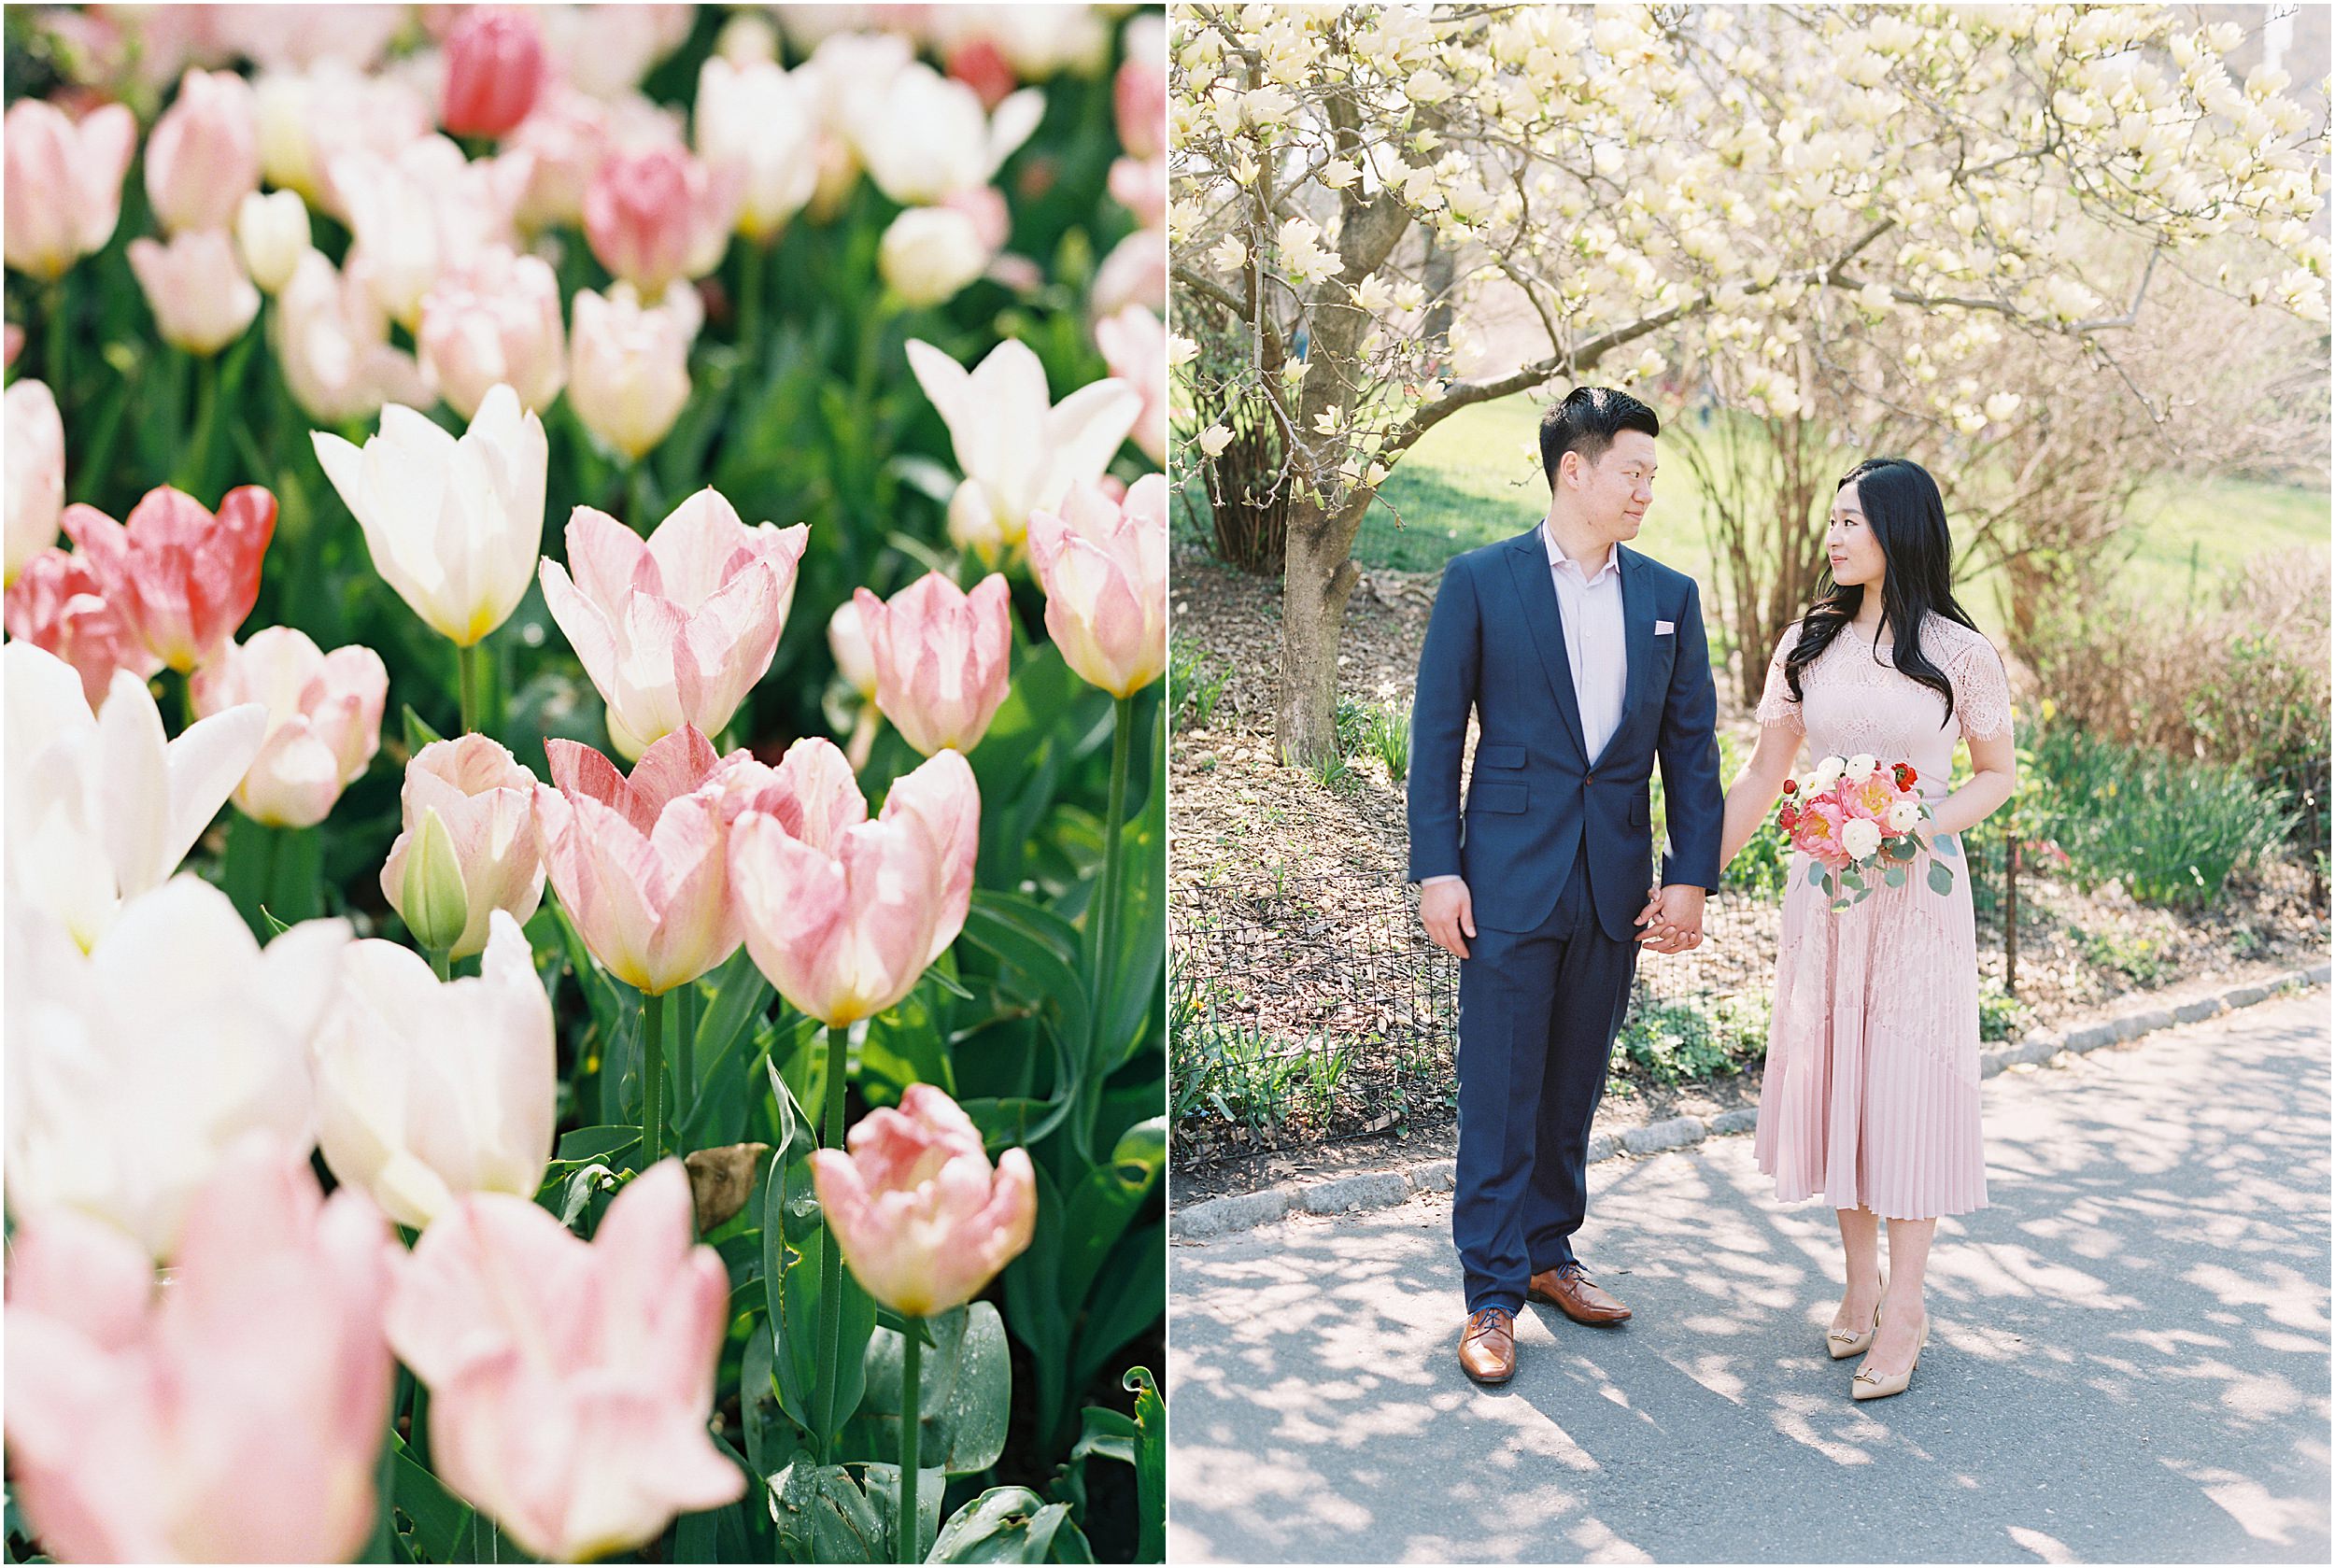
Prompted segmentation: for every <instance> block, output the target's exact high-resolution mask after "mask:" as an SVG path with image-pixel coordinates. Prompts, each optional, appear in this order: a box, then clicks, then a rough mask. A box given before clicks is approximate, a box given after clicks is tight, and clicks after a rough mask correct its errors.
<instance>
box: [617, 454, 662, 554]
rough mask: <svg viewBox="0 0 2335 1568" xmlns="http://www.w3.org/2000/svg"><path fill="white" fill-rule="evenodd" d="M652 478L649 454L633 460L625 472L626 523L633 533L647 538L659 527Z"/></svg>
mask: <svg viewBox="0 0 2335 1568" xmlns="http://www.w3.org/2000/svg"><path fill="white" fill-rule="evenodd" d="M652 483H653V481H652V476H651V475H650V473H649V471H648V454H647V453H646V452H644V453H642V454H641V455H640V456H639V457H637V458H635V459H632V464H631V466H630V468H629V469H627V470H626V471H625V497H626V499H625V511H626V512H627V513H628V514H629V516H627V517H626V518H625V521H626V522H627V523H629V524H630V525H631V528H632V531H633V532H635V533H637V534H639V535H641V536H642V537H643V538H646V537H647V536H648V535H649V534H650V532H652V531H653V530H655V529H656V527H657V501H656V498H655V497H654V496H653V495H652V494H651V487H652Z"/></svg>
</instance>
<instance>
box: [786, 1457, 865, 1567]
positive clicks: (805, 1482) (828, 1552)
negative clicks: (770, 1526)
mask: <svg viewBox="0 0 2335 1568" xmlns="http://www.w3.org/2000/svg"><path fill="white" fill-rule="evenodd" d="M770 1489H771V1515H772V1517H773V1518H774V1519H776V1520H777V1523H778V1539H779V1544H780V1546H781V1547H785V1548H787V1551H786V1556H787V1557H788V1559H789V1560H790V1561H797V1562H883V1561H888V1560H889V1559H888V1555H887V1553H886V1550H885V1548H886V1547H887V1546H888V1545H889V1544H890V1540H891V1532H890V1531H888V1530H886V1529H885V1528H884V1520H883V1519H882V1517H881V1516H880V1515H878V1514H877V1512H876V1511H875V1508H874V1507H873V1506H872V1505H871V1504H870V1503H869V1501H868V1498H867V1495H866V1494H865V1493H864V1492H862V1491H861V1490H859V1485H858V1483H857V1482H856V1481H854V1480H853V1479H852V1478H851V1474H850V1472H848V1471H846V1470H844V1469H843V1468H842V1466H841V1465H835V1464H814V1463H813V1462H811V1461H809V1460H807V1459H799V1460H797V1461H795V1462H794V1463H792V1464H789V1465H788V1466H787V1467H786V1468H785V1469H784V1470H782V1471H780V1472H779V1473H778V1474H777V1475H775V1476H771V1480H770Z"/></svg>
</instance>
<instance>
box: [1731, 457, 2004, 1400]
mask: <svg viewBox="0 0 2335 1568" xmlns="http://www.w3.org/2000/svg"><path fill="white" fill-rule="evenodd" d="M1825 548H1826V552H1827V554H1828V555H1829V556H1830V557H1831V559H1832V568H1833V572H1832V575H1833V582H1832V586H1831V587H1830V588H1829V589H1828V590H1827V591H1826V592H1824V593H1823V594H1822V595H1821V596H1820V597H1819V598H1818V600H1817V602H1816V603H1815V604H1814V605H1813V606H1811V607H1810V609H1809V611H1808V614H1807V615H1806V617H1805V618H1804V619H1803V620H1801V621H1799V622H1798V623H1796V624H1795V625H1793V626H1791V627H1790V628H1789V629H1786V631H1785V633H1784V637H1783V641H1782V642H1781V643H1779V644H1778V645H1777V647H1776V657H1775V658H1774V660H1773V662H1772V663H1770V665H1769V666H1768V673H1767V689H1766V693H1765V695H1764V696H1763V697H1762V699H1761V702H1760V708H1759V720H1760V726H1761V728H1760V740H1759V744H1758V747H1757V749H1755V750H1754V751H1753V753H1752V755H1751V759H1750V761H1749V762H1748V764H1747V765H1746V766H1745V768H1744V770H1743V773H1742V775H1741V776H1740V777H1739V778H1737V779H1736V780H1735V783H1734V787H1733V788H1731V789H1730V790H1729V791H1728V794H1727V820H1726V829H1725V834H1724V837H1723V839H1722V841H1721V846H1720V852H1719V853H1720V857H1721V859H1722V860H1732V859H1733V858H1734V855H1735V854H1736V852H1737V851H1739V850H1741V849H1742V848H1743V846H1744V845H1745V844H1746V843H1748V841H1750V839H1751V836H1752V835H1753V834H1754V833H1755V832H1757V831H1758V830H1759V827H1760V825H1761V823H1762V821H1763V820H1764V819H1765V818H1766V817H1767V815H1768V812H1769V808H1770V807H1772V806H1773V805H1774V804H1775V802H1776V796H1777V794H1778V792H1779V791H1780V790H1781V789H1782V787H1783V784H1784V780H1785V778H1786V777H1787V776H1788V775H1789V774H1790V771H1791V767H1792V762H1793V759H1794V758H1795V757H1796V756H1798V755H1799V752H1800V747H1801V743H1802V742H1803V741H1805V742H1807V746H1808V750H1809V753H1810V756H1811V757H1812V758H1816V757H1823V756H1838V757H1843V758H1856V757H1859V756H1869V757H1872V758H1874V759H1875V761H1877V762H1878V763H1879V764H1880V765H1881V766H1882V767H1884V768H1886V767H1888V766H1889V764H1891V763H1897V762H1904V763H1910V764H1911V765H1912V766H1913V768H1914V770H1915V771H1916V773H1917V774H1918V784H1917V785H1916V787H1917V788H1918V789H1919V790H1920V792H1921V796H1922V798H1923V799H1924V800H1925V801H1926V802H1927V803H1928V804H1929V807H1930V810H1931V812H1932V814H1933V815H1934V817H1935V822H1934V825H1933V826H1932V828H1931V829H1930V833H1931V835H1932V845H1933V848H1934V851H1935V853H1937V854H1938V855H1939V856H1940V858H1941V859H1942V860H1943V861H1944V863H1945V864H1946V866H1947V867H1948V868H1949V869H1951V870H1952V871H1953V873H1954V885H1953V890H1952V892H1950V893H1948V894H1946V895H1944V896H1941V895H1940V894H1938V893H1937V892H1936V891H1934V890H1933V889H1932V887H1931V886H1930V885H1929V880H1928V875H1927V871H1928V867H1927V865H1926V864H1924V863H1922V862H1919V861H1918V862H1917V863H1916V864H1915V866H1914V868H1913V870H1914V874H1913V875H1912V876H1910V877H1908V878H1907V879H1905V883H1904V885H1903V886H1901V887H1894V888H1892V887H1887V886H1881V885H1878V884H1877V883H1876V885H1875V891H1874V892H1873V894H1872V895H1871V897H1867V898H1865V899H1863V900H1862V901H1861V902H1859V903H1857V904H1856V905H1854V906H1853V907H1851V908H1849V909H1847V910H1844V911H1841V912H1839V913H1837V914H1835V913H1833V911H1832V910H1831V907H1830V899H1829V898H1828V897H1827V895H1826V894H1825V892H1824V890H1823V889H1822V888H1821V887H1819V886H1815V885H1812V884H1811V883H1809V882H1808V880H1807V879H1808V866H1809V860H1808V857H1807V856H1806V855H1799V854H1795V855H1793V857H1792V866H1791V875H1790V877H1789V878H1788V879H1787V881H1788V883H1789V886H1790V891H1789V892H1788V893H1786V895H1785V896H1784V916H1783V937H1782V941H1781V945H1780V948H1779V950H1778V952H1777V954H1776V1012H1775V1018H1774V1022H1773V1024H1772V1025H1771V1026H1770V1029H1769V1032H1768V1044H1767V1074H1766V1078H1765V1080H1764V1081H1763V1082H1762V1086H1761V1090H1760V1121H1759V1131H1758V1136H1757V1138H1756V1141H1755V1147H1756V1150H1757V1152H1758V1157H1759V1162H1760V1168H1761V1169H1762V1171H1765V1172H1767V1173H1768V1174H1769V1175H1771V1176H1773V1177H1775V1179H1776V1195H1777V1196H1778V1197H1780V1198H1783V1199H1785V1200H1786V1201H1796V1200H1798V1199H1801V1198H1805V1197H1810V1196H1813V1195H1816V1194H1822V1196H1823V1197H1824V1199H1825V1201H1826V1202H1828V1203H1830V1204H1831V1205H1832V1206H1833V1208H1834V1209H1835V1210H1837V1211H1838V1214H1839V1219H1840V1234H1841V1245H1842V1247H1843V1249H1844V1250H1846V1251H1847V1281H1848V1283H1847V1293H1846V1294H1845V1295H1844V1296H1843V1298H1842V1300H1841V1304H1840V1309H1839V1310H1838V1311H1837V1312H1835V1313H1834V1314H1833V1324H1832V1330H1831V1332H1830V1333H1829V1334H1828V1335H1826V1342H1827V1344H1828V1346H1829V1347H1830V1349H1831V1350H1832V1352H1833V1358H1834V1359H1835V1360H1841V1359H1846V1358H1847V1357H1849V1356H1853V1355H1856V1354H1857V1353H1858V1352H1860V1351H1863V1352H1865V1359H1864V1362H1863V1363H1862V1364H1861V1366H1860V1367H1859V1368H1858V1370H1857V1372H1856V1375H1855V1377H1853V1378H1852V1379H1851V1383H1850V1391H1851V1392H1852V1393H1853V1394H1854V1395H1855V1396H1856V1397H1857V1398H1859V1399H1875V1398H1881V1397H1884V1396H1886V1395H1889V1394H1893V1393H1897V1392H1899V1391H1903V1389H1904V1387H1905V1385H1906V1382H1907V1380H1908V1379H1909V1378H1910V1377H1912V1376H1913V1369H1914V1363H1915V1362H1916V1361H1917V1360H1918V1357H1919V1355H1920V1353H1921V1347H1922V1345H1923V1344H1924V1342H1926V1341H1927V1339H1928V1338H1929V1333H1930V1320H1929V1314H1928V1313H1927V1311H1926V1310H1925V1309H1924V1307H1923V1305H1922V1296H1921V1287H1922V1274H1923V1269H1924V1266H1925V1264H1927V1262H1928V1259H1929V1253H1930V1242H1931V1236H1932V1233H1933V1232H1934V1231H1935V1230H1936V1228H1937V1222H1938V1220H1939V1219H1940V1217H1942V1216H1945V1215H1948V1214H1966V1213H1969V1212H1970V1211H1971V1210H1973V1209H1977V1208H1985V1207H1986V1202H1987V1173H1986V1160H1985V1152H1984V1148H1983V1145H1982V1143H1981V1140H1980V1137H1979V1129H1978V954H1977V934H1976V930H1975V926H1974V920H1973V916H1972V911H1971V895H1970V868H1969V864H1968V862H1967V860H1966V859H1965V857H1964V856H1963V855H1962V854H1961V853H1960V848H1961V841H1962V838H1963V835H1965V834H1966V833H1967V831H1968V830H1969V829H1970V828H1972V827H1974V826H1976V825H1977V824H1978V823H1980V822H1982V821H1984V820H1985V819H1986V818H1987V817H1988V815H1990V814H1991V813H1992V812H1994V811H1995V809H1996V808H1997V807H1999V806H2001V805H2002V803H2003V802H2004V801H2005V800H2007V799H2009V798H2010V796H2011V790H2012V787H2013V785H2014V784H2015V783H2016V776H2015V772H2014V769H2015V766H2016V764H2015V762H2014V758H2013V753H2012V742H2011V699H2010V688H2009V685H2008V683H2007V682H2006V680H2005V679H2004V676H2003V672H2002V658H2001V657H1999V656H1998V655H1997V654H1996V653H1995V650H1994V648H1993V646H1992V645H1991V644H1989V643H1988V641H1987V639H1986V638H1985V636H1984V635H1982V634H1981V633H1980V632H1979V631H1978V629H1976V628H1975V627H1974V626H1973V625H1972V624H1971V620H1970V617H1969V616H1968V615H1966V614H1963V612H1962V609H1961V607H1960V605H1959V604H1957V603H1956V602H1955V601H1954V586H1953V577H1952V563H1953V558H1954V557H1953V549H1952V544H1951V542H1950V541H1949V539H1948V538H1947V534H1946V507H1945V503H1944V501H1942V500H1941V499H1940V497H1939V494H1938V487H1937V484H1936V482H1935V481H1934V480H1932V478H1931V477H1930V475H1929V474H1928V473H1926V472H1924V471H1923V470H1922V469H1921V468H1920V467H1918V465H1916V464H1914V463H1911V462H1907V461H1905V460H1903V459H1897V458H1876V459H1872V460H1870V461H1867V462H1862V463H1860V464H1858V465H1857V466H1856V468H1854V469H1852V470H1851V471H1850V472H1849V473H1848V475H1847V477H1846V478H1844V479H1843V480H1842V481H1841V482H1840V487H1839V488H1838V490H1837V491H1836V492H1835V494H1834V496H1833V513H1832V521H1831V525H1830V528H1829V530H1828V531H1827V534H1826V539H1825ZM1958 736H1959V737H1960V739H1961V740H1962V741H1964V742H1967V743H1968V745H1969V747H1970V760H1971V767H1972V770H1973V776H1972V778H1971V780H1970V782H1969V783H1968V784H1964V785H1963V786H1962V787H1961V788H1960V789H1958V790H1955V791H1954V792H1953V793H1952V794H1950V795H1949V794H1948V793H1946V777H1947V775H1948V773H1949V772H1950V771H1951V765H1952V761H1953V755H1954V742H1955V740H1956V738H1957V737H1958ZM1882 1220H1887V1221H1888V1222H1889V1275H1888V1279H1887V1281H1886V1284H1885V1283H1884V1280H1883V1278H1882V1273H1881V1259H1880V1236H1879V1231H1880V1222H1881V1221H1882Z"/></svg>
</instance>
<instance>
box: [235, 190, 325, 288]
mask: <svg viewBox="0 0 2335 1568" xmlns="http://www.w3.org/2000/svg"><path fill="white" fill-rule="evenodd" d="M235 247H236V248H237V249H238V250H240V251H241V252H242V253H243V264H244V267H245V269H246V270H247V271H248V272H249V273H250V274H251V281H252V282H254V283H256V284H258V285H259V286H260V289H261V290H262V292H263V293H269V294H274V293H278V292H280V291H281V290H283V287H284V285H285V284H287V283H290V281H291V275H292V274H293V273H294V272H295V271H297V270H298V268H299V266H300V259H301V257H303V256H304V255H306V254H307V253H308V204H307V203H305V202H304V201H302V200H301V199H300V197H299V194H298V193H297V192H295V191H269V192H267V193H266V194H265V195H262V194H261V193H260V192H259V191H252V192H251V193H250V194H249V195H248V196H246V197H245V198H244V199H243V205H241V206H239V207H237V208H236V209H235Z"/></svg>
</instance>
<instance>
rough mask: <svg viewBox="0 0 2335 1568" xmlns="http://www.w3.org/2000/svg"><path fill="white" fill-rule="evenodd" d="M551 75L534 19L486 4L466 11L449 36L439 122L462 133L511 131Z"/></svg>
mask: <svg viewBox="0 0 2335 1568" xmlns="http://www.w3.org/2000/svg"><path fill="white" fill-rule="evenodd" d="M549 80H550V67H549V64H548V62H547V61H545V57H544V41H543V37H542V35H541V34H539V33H538V32H537V31H536V29H535V22H534V20H533V19H532V18H531V17H529V16H528V15H526V14H525V13H524V12H522V11H505V10H498V9H494V8H491V7H476V8H474V9H468V10H465V11H464V12H463V13H462V14H461V16H460V19H459V20H458V21H456V22H455V24H454V30H453V32H451V33H449V34H447V35H446V97H445V99H444V105H443V109H442V112H441V113H440V116H439V123H440V124H442V125H444V126H445V127H446V130H448V131H449V132H451V133H453V134H455V135H458V136H502V135H508V134H510V133H511V132H512V131H513V130H514V129H516V128H517V125H518V123H519V121H520V120H525V119H526V118H527V115H528V111H529V110H530V109H532V108H533V107H534V106H535V101H536V99H537V98H539V97H540V96H542V94H543V91H544V88H545V84H546V83H547V82H548V81H549Z"/></svg>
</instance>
